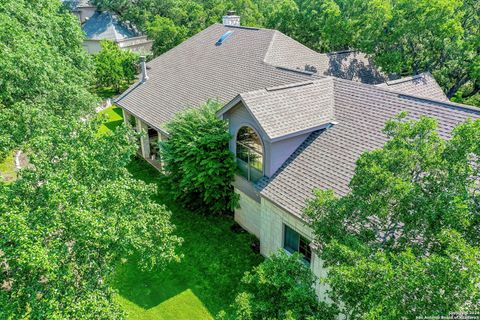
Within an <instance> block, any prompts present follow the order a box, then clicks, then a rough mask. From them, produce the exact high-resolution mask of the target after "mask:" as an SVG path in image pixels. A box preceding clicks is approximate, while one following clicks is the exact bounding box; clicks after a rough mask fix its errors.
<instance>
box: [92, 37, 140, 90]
mask: <svg viewBox="0 0 480 320" xmlns="http://www.w3.org/2000/svg"><path fill="white" fill-rule="evenodd" d="M101 46H102V51H100V52H99V53H97V54H95V55H94V60H95V78H96V86H97V89H98V91H102V90H105V89H106V88H112V89H113V90H114V92H115V93H120V92H121V91H122V90H124V89H126V87H127V86H128V85H130V84H131V83H132V82H133V81H134V80H135V77H136V74H137V61H138V55H137V54H136V53H134V52H132V51H125V50H122V49H120V48H119V47H118V46H117V45H116V44H115V43H114V42H112V41H102V42H101Z"/></svg>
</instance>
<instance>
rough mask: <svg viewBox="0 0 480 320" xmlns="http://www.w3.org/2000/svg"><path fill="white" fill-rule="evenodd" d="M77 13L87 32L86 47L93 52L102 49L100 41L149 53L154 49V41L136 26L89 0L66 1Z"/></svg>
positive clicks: (74, 12) (83, 28)
mask: <svg viewBox="0 0 480 320" xmlns="http://www.w3.org/2000/svg"><path fill="white" fill-rule="evenodd" d="M64 2H65V3H66V4H67V5H68V6H69V7H70V8H71V10H72V12H73V14H75V15H76V16H77V17H78V19H79V21H80V23H81V25H82V30H83V32H84V33H85V40H84V42H83V46H84V48H85V49H86V50H87V51H88V52H89V53H91V54H94V53H97V52H99V51H101V49H102V47H101V45H100V42H101V41H103V40H109V41H113V42H115V43H116V44H117V45H118V46H119V47H120V48H121V49H125V50H132V51H135V52H138V53H140V54H148V53H150V52H151V50H152V43H153V42H152V41H150V40H148V39H147V36H145V35H143V34H142V33H141V32H139V31H138V30H137V29H136V28H135V26H132V25H131V24H129V23H125V22H122V21H120V20H119V19H118V17H117V16H116V15H114V14H113V13H111V12H107V11H99V10H98V9H97V7H95V6H94V5H92V4H90V1H88V0H65V1H64Z"/></svg>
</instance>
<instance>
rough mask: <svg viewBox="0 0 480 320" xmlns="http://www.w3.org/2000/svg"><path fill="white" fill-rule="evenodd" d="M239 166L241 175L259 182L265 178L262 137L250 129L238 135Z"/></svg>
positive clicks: (243, 129) (239, 132) (245, 128)
mask: <svg viewBox="0 0 480 320" xmlns="http://www.w3.org/2000/svg"><path fill="white" fill-rule="evenodd" d="M236 151H237V165H238V170H239V173H240V175H242V176H243V177H245V178H247V179H248V181H252V182H257V181H258V180H260V179H261V178H262V177H263V147H262V141H261V140H260V137H259V136H258V135H257V134H256V133H255V131H254V130H253V129H252V128H250V127H242V128H240V130H238V133H237V150H236Z"/></svg>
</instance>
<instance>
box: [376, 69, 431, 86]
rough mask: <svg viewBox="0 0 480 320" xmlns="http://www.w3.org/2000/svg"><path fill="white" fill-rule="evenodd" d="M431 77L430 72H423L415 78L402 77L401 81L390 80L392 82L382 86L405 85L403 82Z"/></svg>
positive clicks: (414, 76)
mask: <svg viewBox="0 0 480 320" xmlns="http://www.w3.org/2000/svg"><path fill="white" fill-rule="evenodd" d="M427 75H430V72H422V73H419V74H416V75H413V76H408V77H402V78H400V79H395V80H390V81H385V82H384V83H380V84H386V85H387V86H391V85H395V84H399V83H403V82H408V81H411V80H416V79H420V78H425V76H427Z"/></svg>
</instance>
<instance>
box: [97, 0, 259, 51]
mask: <svg viewBox="0 0 480 320" xmlns="http://www.w3.org/2000/svg"><path fill="white" fill-rule="evenodd" d="M93 3H94V4H96V5H98V6H100V8H103V9H107V10H111V11H113V12H115V13H117V14H118V15H119V16H121V17H122V18H123V19H124V20H128V21H132V22H134V23H135V24H136V25H137V26H138V27H139V28H140V29H142V30H144V31H147V34H148V35H149V36H150V37H151V38H152V39H154V41H155V42H154V52H155V55H158V54H161V53H163V52H165V51H167V50H169V49H171V48H173V47H174V46H176V45H177V44H179V43H180V42H182V41H184V40H186V39H187V38H189V37H191V36H193V35H195V34H196V33H198V32H200V31H201V30H203V29H205V28H207V27H208V26H210V25H212V24H214V23H218V22H221V21H222V20H221V19H222V16H223V15H225V13H226V12H227V10H236V11H237V12H239V13H240V14H241V15H242V21H243V23H245V24H246V25H249V26H258V25H259V21H260V20H261V19H262V15H261V14H260V11H259V8H258V6H257V4H256V3H255V1H252V0H240V1H239V0H236V1H232V0H195V1H187V0H139V1H111V0H93Z"/></svg>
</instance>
